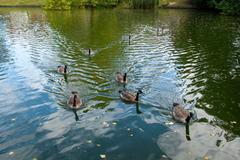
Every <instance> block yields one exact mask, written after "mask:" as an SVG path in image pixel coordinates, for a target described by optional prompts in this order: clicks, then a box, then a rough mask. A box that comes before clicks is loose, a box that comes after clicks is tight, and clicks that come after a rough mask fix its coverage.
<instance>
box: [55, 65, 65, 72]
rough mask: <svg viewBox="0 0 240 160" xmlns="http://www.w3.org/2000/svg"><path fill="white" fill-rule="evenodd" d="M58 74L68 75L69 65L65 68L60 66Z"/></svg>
mask: <svg viewBox="0 0 240 160" xmlns="http://www.w3.org/2000/svg"><path fill="white" fill-rule="evenodd" d="M57 72H58V73H63V74H66V73H67V65H64V66H58V68H57Z"/></svg>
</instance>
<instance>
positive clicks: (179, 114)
mask: <svg viewBox="0 0 240 160" xmlns="http://www.w3.org/2000/svg"><path fill="white" fill-rule="evenodd" d="M172 116H173V118H174V119H175V120H177V121H179V122H182V123H186V124H189V122H190V119H191V118H192V117H193V113H192V112H189V111H188V110H186V109H184V108H183V107H182V106H181V105H180V104H178V103H173V110H172Z"/></svg>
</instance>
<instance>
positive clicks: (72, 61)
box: [0, 9, 240, 160]
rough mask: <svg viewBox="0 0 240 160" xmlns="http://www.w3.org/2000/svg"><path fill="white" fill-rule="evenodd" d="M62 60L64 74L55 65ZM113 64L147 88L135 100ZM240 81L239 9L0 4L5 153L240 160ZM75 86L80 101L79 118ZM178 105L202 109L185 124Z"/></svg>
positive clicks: (42, 159) (23, 158)
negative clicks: (124, 94) (126, 99)
mask: <svg viewBox="0 0 240 160" xmlns="http://www.w3.org/2000/svg"><path fill="white" fill-rule="evenodd" d="M157 32H158V33H157ZM128 35H131V41H130V45H129V42H128V40H127V37H128ZM88 48H91V49H92V50H93V51H94V54H93V55H92V56H91V57H88V56H87V55H86V50H87V49H88ZM63 64H66V65H68V67H69V69H70V72H69V73H68V74H67V75H66V76H64V75H61V74H58V73H57V72H56V68H57V66H58V65H63ZM117 71H122V72H128V71H129V72H128V79H129V83H128V84H127V85H126V86H125V87H126V88H127V89H129V90H131V91H137V90H138V89H142V90H143V92H144V95H141V96H140V103H139V106H138V108H137V106H136V105H135V104H126V103H123V102H122V101H121V100H120V99H119V95H118V90H120V89H122V88H123V86H122V85H121V84H118V83H116V82H115V77H114V75H115V72H117ZM239 89H240V19H239V18H237V17H226V16H221V15H217V14H214V13H207V12H201V11H192V10H159V11H149V10H145V11H142V10H75V11H66V12H60V11H42V10H40V9H0V115H1V116H0V159H1V160H12V159H14V160H29V159H37V160H46V159H48V160H55V159H64V160H65V159H66V160H74V159H84V160H87V159H89V160H96V159H101V157H100V155H102V156H103V155H105V156H106V159H108V160H126V159H129V160H130V159H139V160H156V159H162V160H163V159H177V160H179V159H196V160H200V159H203V158H204V157H205V158H206V157H208V158H209V159H215V160H221V159H222V160H225V159H228V160H235V159H238V158H237V157H239V156H240V138H239V136H240V126H239V124H240V118H239V111H240V99H239V98H240V92H239ZM71 91H78V92H79V93H80V96H81V97H82V99H83V102H84V108H82V109H80V110H78V111H77V116H78V117H79V121H76V120H75V114H74V113H73V111H71V110H70V109H69V108H68V106H67V105H66V101H67V99H68V97H69V95H70V94H71ZM173 102H178V103H181V104H182V105H183V106H185V108H186V109H189V110H192V111H193V112H194V113H195V114H194V120H195V121H194V122H193V123H191V125H190V126H189V131H185V126H184V125H182V124H179V123H176V122H175V121H174V120H173V119H172V117H171V109H172V103H173ZM140 112H142V113H141V114H140ZM188 132H189V134H190V139H191V140H190V141H189V140H187V138H186V133H188Z"/></svg>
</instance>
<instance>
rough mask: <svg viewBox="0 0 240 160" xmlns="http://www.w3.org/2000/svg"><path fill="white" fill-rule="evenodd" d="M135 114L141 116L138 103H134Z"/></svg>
mask: <svg viewBox="0 0 240 160" xmlns="http://www.w3.org/2000/svg"><path fill="white" fill-rule="evenodd" d="M136 113H137V114H141V113H142V111H140V110H139V103H136Z"/></svg>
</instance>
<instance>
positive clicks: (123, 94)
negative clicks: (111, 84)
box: [119, 90, 143, 103]
mask: <svg viewBox="0 0 240 160" xmlns="http://www.w3.org/2000/svg"><path fill="white" fill-rule="evenodd" d="M141 93H143V92H142V91H141V90H138V91H137V94H133V93H131V92H129V91H126V90H120V91H119V94H120V98H121V99H122V100H123V101H125V102H129V103H137V102H138V100H139V94H141Z"/></svg>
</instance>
